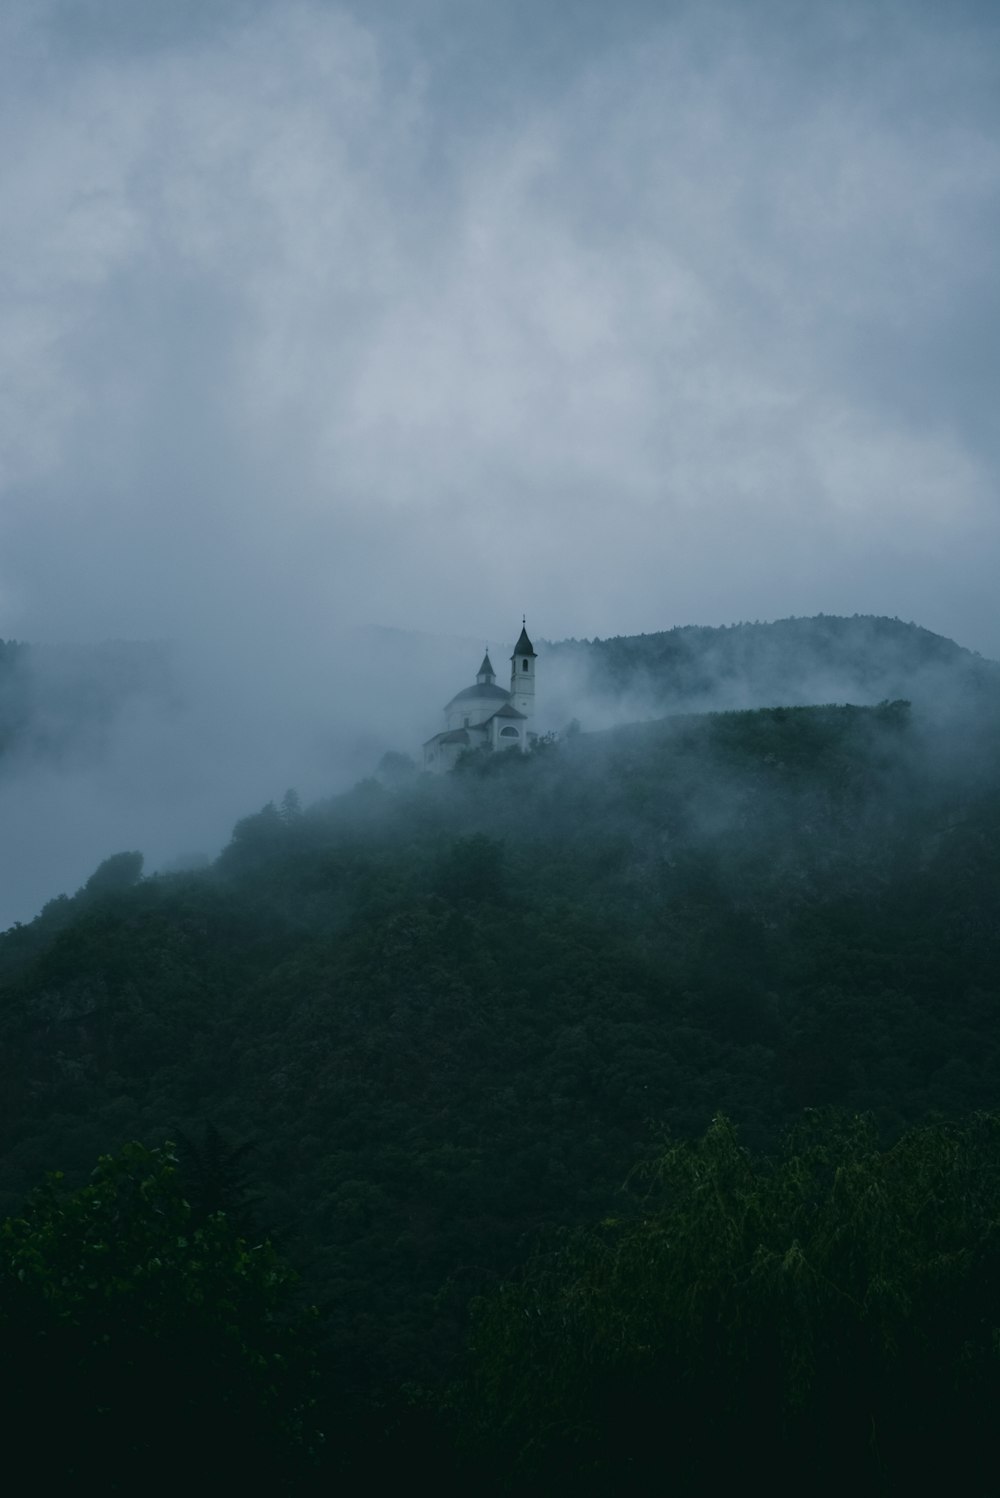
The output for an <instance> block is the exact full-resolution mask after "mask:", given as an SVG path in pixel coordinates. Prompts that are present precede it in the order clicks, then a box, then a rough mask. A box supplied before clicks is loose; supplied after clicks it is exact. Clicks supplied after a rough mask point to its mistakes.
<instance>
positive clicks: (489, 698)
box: [445, 681, 510, 712]
mask: <svg viewBox="0 0 1000 1498" xmlns="http://www.w3.org/2000/svg"><path fill="white" fill-rule="evenodd" d="M509 698H510V693H509V692H508V691H506V690H505V688H503V687H498V686H497V685H496V683H495V682H492V681H477V682H476V683H475V685H474V686H471V687H465V688H464V689H463V690H462V691H461V692H456V694H455V696H454V697H453V698H452V699H451V702H449V703H448V707H446V708H445V712H447V711H448V708H449V707H453V706H454V704H455V703H456V702H472V701H473V700H475V699H479V700H481V701H483V702H507V701H508V700H509Z"/></svg>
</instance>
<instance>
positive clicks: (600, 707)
mask: <svg viewBox="0 0 1000 1498" xmlns="http://www.w3.org/2000/svg"><path fill="white" fill-rule="evenodd" d="M539 650H540V652H543V654H544V657H545V660H544V666H545V667H546V668H547V675H543V674H540V676H539V691H540V693H542V692H543V691H545V692H547V693H548V694H549V696H550V698H554V699H555V700H554V703H553V706H554V707H555V710H556V715H557V716H559V715H560V714H563V713H569V716H583V717H584V722H585V726H587V719H586V712H587V706H588V705H589V706H590V707H591V708H592V709H593V710H594V713H595V714H596V718H597V720H598V723H600V724H602V725H603V724H604V723H605V722H610V721H619V722H620V721H623V720H624V719H628V718H640V717H659V716H662V715H663V714H664V713H668V712H678V711H682V712H703V711H715V710H718V709H727V708H752V707H777V706H782V705H783V706H807V705H819V704H822V703H829V702H841V703H844V702H852V703H858V704H873V703H878V702H884V701H893V700H895V699H897V698H906V699H908V700H909V701H912V702H914V703H917V704H919V705H920V706H921V707H924V706H928V707H929V706H936V707H939V708H942V709H944V710H951V709H954V708H956V707H958V706H960V705H961V704H963V703H965V702H969V701H974V700H978V699H981V698H983V697H992V696H997V697H1000V664H998V663H997V662H995V661H989V660H984V659H983V658H982V657H981V656H979V655H977V654H976V653H975V652H974V651H971V650H966V649H964V648H963V647H962V646H961V645H957V644H956V643H955V642H954V641H953V640H949V639H946V638H945V637H944V636H943V635H936V634H934V633H932V631H931V630H928V629H923V628H921V627H920V626H919V625H917V624H907V623H904V622H903V621H902V620H900V619H888V618H882V617H879V616H877V615H871V614H855V615H854V616H853V617H852V618H841V617H839V616H836V615H828V614H819V615H817V616H816V617H814V618H807V619H778V620H775V621H774V622H773V623H763V624H762V623H752V624H751V623H740V624H732V625H723V626H721V627H711V626H705V625H680V626H678V627H677V628H675V629H669V630H661V631H659V632H657V633H655V634H644V635H619V636H615V637H614V638H611V639H606V640H601V639H594V640H562V641H559V642H557V643H551V644H549V643H545V644H543V645H540V646H539ZM574 701H577V702H579V703H581V704H582V705H583V706H582V711H581V713H577V714H574V713H572V712H570V711H569V710H570V709H571V708H572V705H573V702H574ZM594 726H597V723H595V724H594Z"/></svg>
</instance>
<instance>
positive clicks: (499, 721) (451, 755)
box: [424, 619, 537, 770]
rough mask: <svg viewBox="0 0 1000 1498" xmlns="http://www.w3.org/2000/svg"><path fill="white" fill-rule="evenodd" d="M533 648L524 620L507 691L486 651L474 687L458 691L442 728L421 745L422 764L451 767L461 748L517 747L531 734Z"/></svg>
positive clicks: (524, 746) (430, 767)
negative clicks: (422, 750) (500, 685)
mask: <svg viewBox="0 0 1000 1498" xmlns="http://www.w3.org/2000/svg"><path fill="white" fill-rule="evenodd" d="M536 659H537V657H536V655H535V648H534V646H533V645H532V643H531V641H530V640H529V639H528V631H527V629H526V628H525V621H524V620H523V619H522V621H521V634H520V638H519V639H518V642H517V644H516V645H515V646H514V654H513V655H512V656H511V658H510V691H509V692H508V691H507V690H506V688H504V687H498V686H497V678H496V672H495V671H494V670H493V666H492V665H491V663H490V652H489V650H488V649H487V651H486V654H485V655H484V656H483V664H482V665H481V666H480V668H479V670H478V671H477V673H476V680H475V683H474V685H473V686H471V687H465V688H464V689H463V690H462V691H461V692H458V693H457V694H456V695H455V696H454V697H453V698H452V699H451V701H450V702H449V703H448V705H447V707H446V708H445V710H444V723H445V726H444V729H443V730H442V732H441V733H436V734H435V735H434V737H433V738H432V739H428V740H427V742H426V744H425V745H424V768H425V769H427V770H450V769H451V767H452V765H453V764H454V763H455V761H456V759H458V757H459V755H460V754H462V753H463V752H464V751H465V750H466V749H520V750H522V751H523V750H526V749H529V748H530V747H531V741H532V739H534V738H535V736H536V735H535V733H534V732H533V730H532V718H533V716H534V711H535V661H536Z"/></svg>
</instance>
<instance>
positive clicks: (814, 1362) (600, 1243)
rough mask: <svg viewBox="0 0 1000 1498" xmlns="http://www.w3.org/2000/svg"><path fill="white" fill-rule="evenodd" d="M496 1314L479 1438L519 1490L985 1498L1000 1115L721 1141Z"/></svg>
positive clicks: (998, 1282)
mask: <svg viewBox="0 0 1000 1498" xmlns="http://www.w3.org/2000/svg"><path fill="white" fill-rule="evenodd" d="M641 1186H642V1191H641V1194H638V1195H637V1199H636V1200H635V1201H634V1202H633V1203H632V1204H631V1210H630V1211H628V1212H627V1213H626V1214H625V1215H623V1216H621V1215H620V1216H618V1217H616V1218H609V1219H606V1220H605V1221H604V1222H603V1223H602V1224H601V1225H600V1226H599V1227H597V1228H594V1229H589V1230H581V1231H578V1232H577V1233H575V1234H572V1235H570V1236H568V1237H565V1238H563V1239H562V1241H560V1242H557V1243H556V1244H555V1245H553V1246H550V1248H549V1249H548V1250H547V1251H545V1252H542V1253H539V1254H538V1255H537V1256H536V1257H535V1258H534V1259H533V1260H532V1261H531V1263H530V1264H529V1265H528V1267H527V1268H526V1270H525V1272H524V1273H523V1275H522V1276H521V1277H520V1278H519V1279H518V1280H517V1281H515V1282H512V1283H510V1284H508V1285H506V1286H505V1287H503V1289H502V1290H500V1291H499V1292H497V1293H496V1294H495V1295H494V1296H493V1297H492V1298H491V1299H490V1300H488V1301H487V1302H485V1303H484V1304H483V1306H482V1309H481V1311H480V1315H479V1318H478V1324H477V1327H476V1331H475V1336H474V1355H475V1356H474V1372H473V1374H472V1376H471V1379H470V1384H469V1388H468V1391H467V1393H466V1398H467V1401H468V1402H467V1404H466V1405H465V1406H464V1407H463V1417H464V1424H465V1426H466V1428H467V1429H472V1430H473V1431H475V1432H476V1433H477V1435H478V1438H479V1441H480V1442H481V1445H482V1448H483V1449H484V1451H485V1454H486V1455H487V1456H488V1458H489V1459H490V1465H491V1466H492V1467H493V1468H494V1469H495V1470H500V1471H502V1472H505V1473H506V1474H507V1483H506V1486H508V1487H509V1489H510V1490H511V1491H515V1492H519V1493H521V1492H528V1491H530V1492H535V1491H537V1492H553V1491H559V1492H574V1493H594V1494H597V1493H601V1494H605V1493H609V1492H615V1493H650V1494H651V1493H653V1492H660V1491H662V1490H663V1487H664V1486H665V1485H669V1486H671V1487H674V1488H675V1489H676V1490H677V1491H679V1492H683V1493H691V1494H702V1493H704V1494H710V1493H711V1494H714V1493H718V1492H724V1491H728V1490H732V1489H734V1488H737V1487H747V1486H749V1487H762V1488H766V1490H767V1491H768V1492H773V1493H787V1494H789V1495H791V1494H800V1493H804V1492H808V1493H829V1494H834V1493H843V1492H845V1491H850V1492H858V1493H870V1494H881V1493H886V1494H888V1493H899V1494H903V1493H913V1492H914V1491H925V1492H926V1491H933V1492H944V1491H952V1492H961V1493H963V1494H983V1495H985V1494H987V1493H989V1492H991V1491H993V1489H994V1486H995V1453H994V1441H993V1410H994V1408H995V1403H996V1400H997V1398H998V1397H1000V1355H998V1339H1000V1273H998V1271H1000V1246H998V1243H997V1226H996V1225H997V1221H998V1218H1000V1116H998V1115H981V1116H979V1117H976V1118H974V1119H972V1120H971V1121H969V1122H966V1123H964V1124H944V1123H941V1124H935V1125H931V1126H925V1127H922V1128H918V1129H914V1130H911V1131H909V1132H907V1133H906V1134H904V1135H903V1136H902V1137H901V1138H900V1139H899V1140H898V1141H897V1142H896V1143H895V1144H894V1145H893V1146H892V1147H891V1148H883V1147H881V1146H880V1144H879V1140H878V1135H877V1131H876V1130H875V1128H874V1126H873V1124H872V1123H871V1121H870V1120H866V1119H861V1118H847V1117H838V1116H835V1115H826V1116H824V1115H814V1116H812V1117H810V1118H809V1120H808V1121H807V1122H806V1123H805V1124H804V1125H803V1126H801V1127H799V1128H798V1129H796V1130H795V1131H793V1132H792V1134H791V1135H790V1136H789V1137H788V1139H787V1140H786V1141H785V1144H784V1147H783V1149H782V1151H781V1152H780V1153H779V1154H778V1155H777V1156H775V1157H774V1158H766V1157H761V1156H755V1155H753V1154H752V1153H750V1152H749V1151H748V1150H746V1149H745V1148H743V1147H742V1146H741V1145H740V1143H739V1141H738V1139H737V1137H736V1134H735V1131H734V1130H733V1128H732V1126H731V1125H730V1124H729V1123H728V1121H727V1120H725V1119H723V1118H719V1119H716V1120H715V1121H714V1122H713V1124H712V1125H711V1127H710V1128H709V1129H708V1131H707V1133H705V1134H704V1135H703V1136H702V1138H701V1139H699V1140H697V1141H693V1142H683V1141H682V1142H677V1143H674V1144H672V1145H670V1146H669V1147H668V1148H667V1149H666V1151H665V1152H664V1153H663V1154H662V1155H661V1156H660V1158H659V1159H658V1160H656V1161H655V1162H654V1163H653V1164H652V1165H651V1166H650V1167H649V1168H647V1169H646V1170H645V1171H643V1172H642V1173H641Z"/></svg>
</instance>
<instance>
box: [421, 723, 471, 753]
mask: <svg viewBox="0 0 1000 1498" xmlns="http://www.w3.org/2000/svg"><path fill="white" fill-rule="evenodd" d="M469 743H471V740H470V738H469V735H468V734H467V733H466V731H465V729H464V728H453V729H452V730H451V732H450V733H436V734H435V735H434V737H433V738H432V739H427V740H426V741H425V743H424V748H425V749H426V747H427V745H428V744H466V745H468V744H469Z"/></svg>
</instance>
